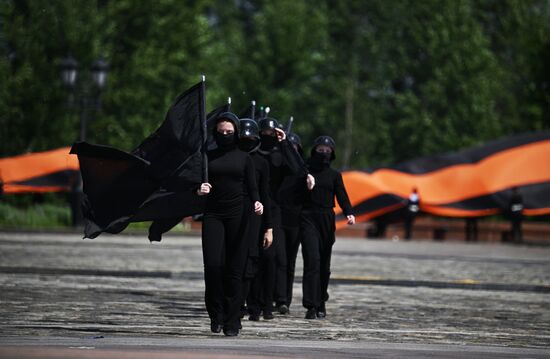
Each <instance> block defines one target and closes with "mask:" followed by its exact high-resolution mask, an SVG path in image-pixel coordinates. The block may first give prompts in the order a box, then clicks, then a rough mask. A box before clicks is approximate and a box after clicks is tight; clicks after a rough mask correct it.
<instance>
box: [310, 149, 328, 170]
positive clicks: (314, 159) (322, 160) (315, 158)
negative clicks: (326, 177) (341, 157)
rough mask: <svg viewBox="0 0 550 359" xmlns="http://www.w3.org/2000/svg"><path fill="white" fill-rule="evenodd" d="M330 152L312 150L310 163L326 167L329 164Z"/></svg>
mask: <svg viewBox="0 0 550 359" xmlns="http://www.w3.org/2000/svg"><path fill="white" fill-rule="evenodd" d="M331 155H332V154H331V153H322V152H313V155H312V156H311V164H312V165H313V166H315V167H326V166H328V165H330V158H331Z"/></svg>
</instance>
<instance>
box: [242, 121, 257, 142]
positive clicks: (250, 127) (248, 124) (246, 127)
mask: <svg viewBox="0 0 550 359" xmlns="http://www.w3.org/2000/svg"><path fill="white" fill-rule="evenodd" d="M239 125H240V131H239V135H240V137H254V138H257V139H260V130H259V129H258V124H257V123H256V121H254V120H251V119H249V118H241V119H240V120H239Z"/></svg>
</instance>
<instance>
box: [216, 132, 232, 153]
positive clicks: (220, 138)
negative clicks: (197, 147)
mask: <svg viewBox="0 0 550 359" xmlns="http://www.w3.org/2000/svg"><path fill="white" fill-rule="evenodd" d="M214 140H215V141H216V145H218V148H220V149H230V148H232V147H234V146H235V134H234V133H228V134H226V135H224V134H223V133H221V132H218V131H216V132H215V133H214Z"/></svg>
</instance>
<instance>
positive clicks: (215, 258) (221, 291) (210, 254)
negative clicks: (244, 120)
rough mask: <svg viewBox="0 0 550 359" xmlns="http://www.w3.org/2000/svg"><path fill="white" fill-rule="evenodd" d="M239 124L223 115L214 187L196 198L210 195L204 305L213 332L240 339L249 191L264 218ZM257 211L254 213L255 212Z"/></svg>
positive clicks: (212, 169)
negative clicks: (240, 143)
mask: <svg viewBox="0 0 550 359" xmlns="http://www.w3.org/2000/svg"><path fill="white" fill-rule="evenodd" d="M238 130H239V119H238V118H237V116H235V115H234V114H233V113H230V112H225V113H222V114H220V115H219V116H218V118H217V120H216V125H215V128H214V139H215V141H216V145H217V148H216V149H215V150H212V151H209V152H208V171H209V183H202V184H201V186H200V188H199V189H198V190H197V194H199V195H206V196H207V198H206V207H205V211H204V216H203V220H202V250H203V260H204V280H205V286H206V292H205V302H206V309H207V310H208V315H209V316H210V321H211V322H210V329H211V330H212V332H215V333H219V332H221V330H222V329H223V332H224V334H225V335H226V336H236V335H238V334H239V329H240V325H241V324H240V318H239V314H240V308H241V303H242V298H241V296H242V276H243V271H244V266H245V262H246V255H247V248H248V247H247V246H248V242H247V240H246V238H245V236H244V233H243V232H244V228H243V227H244V226H243V218H244V216H245V215H246V214H245V213H244V211H245V210H246V209H247V208H246V207H245V205H244V202H245V194H244V188H245V187H246V189H247V193H248V197H249V198H250V200H251V201H252V203H253V204H254V208H253V210H254V213H256V214H257V215H261V214H262V213H263V206H262V203H261V202H260V197H259V194H258V188H257V185H256V177H255V174H254V165H253V163H252V159H251V158H250V156H249V155H248V154H247V153H245V152H243V151H241V150H239V149H238V148H237V142H238V133H239V132H238ZM250 210H252V209H250Z"/></svg>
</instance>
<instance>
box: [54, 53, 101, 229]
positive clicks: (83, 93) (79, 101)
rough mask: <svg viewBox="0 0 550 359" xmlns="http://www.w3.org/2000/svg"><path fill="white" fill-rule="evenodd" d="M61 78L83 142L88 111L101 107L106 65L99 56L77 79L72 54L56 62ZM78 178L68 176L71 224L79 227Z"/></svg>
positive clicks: (77, 176)
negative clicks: (58, 62) (73, 109)
mask: <svg viewBox="0 0 550 359" xmlns="http://www.w3.org/2000/svg"><path fill="white" fill-rule="evenodd" d="M60 67H61V80H62V81H63V85H64V86H65V87H66V88H67V90H68V91H69V93H70V95H69V101H68V102H69V105H71V106H74V107H76V108H77V109H78V111H79V113H80V115H79V116H80V131H79V136H78V139H79V140H80V141H86V129H87V127H88V112H89V111H90V110H99V109H100V107H101V102H100V95H101V91H102V90H103V89H104V88H105V84H106V82H107V72H108V71H109V64H108V63H107V62H106V61H105V60H103V59H101V58H99V59H97V60H96V61H94V63H93V64H92V66H91V67H90V69H89V71H84V72H83V73H81V74H80V75H81V76H80V79H79V66H78V61H76V60H75V59H74V58H73V57H72V56H69V57H66V58H64V59H62V60H61V61H60ZM83 198H84V193H83V191H82V178H81V177H80V174H76V175H75V176H73V177H72V178H71V179H70V192H69V206H70V207H71V217H72V225H73V226H74V227H80V226H82V225H83V224H84V217H83V215H82V201H83Z"/></svg>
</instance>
